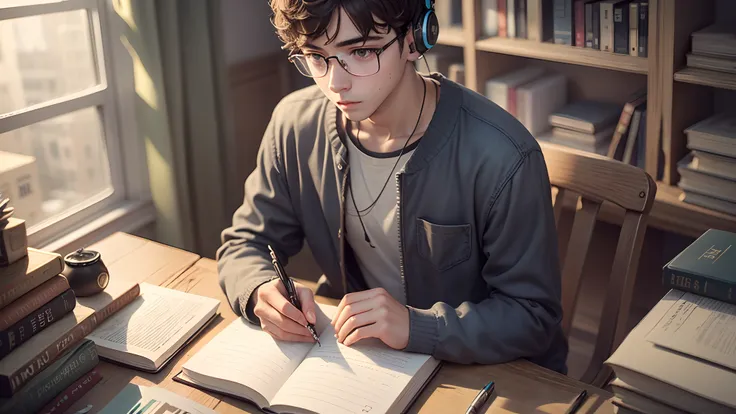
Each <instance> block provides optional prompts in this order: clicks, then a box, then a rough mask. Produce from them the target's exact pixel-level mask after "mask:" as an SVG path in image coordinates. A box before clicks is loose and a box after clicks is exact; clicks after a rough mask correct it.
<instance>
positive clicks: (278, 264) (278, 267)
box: [268, 244, 322, 346]
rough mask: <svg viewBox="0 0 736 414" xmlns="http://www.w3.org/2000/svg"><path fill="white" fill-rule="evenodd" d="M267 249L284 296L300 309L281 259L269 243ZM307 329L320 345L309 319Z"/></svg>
mask: <svg viewBox="0 0 736 414" xmlns="http://www.w3.org/2000/svg"><path fill="white" fill-rule="evenodd" d="M268 251H269V252H270V253H271V263H272V264H273V268H274V269H275V270H276V274H277V275H278V277H279V279H280V280H281V283H282V284H283V285H284V288H285V289H286V296H288V297H289V302H291V304H292V305H294V307H295V308H297V309H299V311H301V310H302V304H301V302H300V301H299V295H298V294H297V292H296V286H294V281H292V280H291V278H290V277H289V276H287V275H286V270H285V269H284V267H283V266H282V265H281V261H279V258H278V257H276V252H275V251H274V250H273V248H272V247H271V245H270V244H269V245H268ZM305 317H306V315H305ZM307 329H309V333H311V334H312V338H314V340H315V341H316V342H317V344H319V346H322V343H321V342H320V341H319V336H318V335H317V330H316V329H315V328H314V325H312V324H311V323H309V321H307Z"/></svg>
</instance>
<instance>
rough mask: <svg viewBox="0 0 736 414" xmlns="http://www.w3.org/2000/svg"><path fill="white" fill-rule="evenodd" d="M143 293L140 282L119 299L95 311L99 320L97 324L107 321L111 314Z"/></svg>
mask: <svg viewBox="0 0 736 414" xmlns="http://www.w3.org/2000/svg"><path fill="white" fill-rule="evenodd" d="M140 293H141V286H140V285H139V284H137V283H136V284H135V285H133V287H132V288H130V290H128V291H127V292H125V293H123V294H122V295H120V296H119V297H118V298H117V299H115V300H113V301H112V302H110V304H109V305H107V306H105V307H104V308H102V309H100V310H99V311H97V312H95V318H96V320H97V325H100V324H102V322H104V321H105V319H107V318H108V317H110V315H112V314H114V313H115V312H117V311H119V310H120V309H122V308H123V307H124V306H126V305H128V304H129V303H130V302H132V301H133V300H135V298H137V297H138V296H139V295H140Z"/></svg>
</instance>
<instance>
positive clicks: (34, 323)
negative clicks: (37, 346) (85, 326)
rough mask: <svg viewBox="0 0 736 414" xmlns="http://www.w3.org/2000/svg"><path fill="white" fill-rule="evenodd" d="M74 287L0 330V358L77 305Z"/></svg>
mask: <svg viewBox="0 0 736 414" xmlns="http://www.w3.org/2000/svg"><path fill="white" fill-rule="evenodd" d="M76 303H77V301H76V298H75V296H74V291H73V290H72V289H67V290H66V292H64V293H62V294H61V295H59V296H57V297H56V298H54V299H52V300H51V301H50V302H48V303H46V304H45V305H43V306H41V307H40V308H38V309H36V310H35V311H33V312H32V313H31V314H30V315H28V316H27V317H26V318H24V319H23V320H21V321H18V322H17V323H16V324H14V325H13V326H11V327H10V328H8V329H6V330H4V331H2V332H0V358H3V357H5V356H6V355H8V354H9V353H11V352H12V351H13V350H14V349H15V348H17V347H19V346H20V345H21V344H23V343H25V342H26V341H27V340H28V339H30V338H31V337H32V336H33V335H35V334H37V333H39V332H41V331H42V330H44V329H46V327H47V326H49V325H51V324H52V323H54V322H56V321H57V320H58V319H59V318H61V317H62V316H64V315H65V314H67V313H69V312H70V311H71V310H72V309H74V307H75V306H76Z"/></svg>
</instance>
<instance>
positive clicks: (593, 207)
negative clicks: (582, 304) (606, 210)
mask: <svg viewBox="0 0 736 414" xmlns="http://www.w3.org/2000/svg"><path fill="white" fill-rule="evenodd" d="M581 203H582V208H581V209H580V210H578V211H577V212H576V213H575V221H574V222H573V225H572V234H571V235H570V241H569V243H568V246H569V247H568V249H567V254H566V256H565V260H564V263H565V264H564V268H563V271H562V283H563V284H564V287H563V288H562V312H563V313H562V315H563V317H562V330H563V332H564V333H565V336H567V335H569V333H570V328H571V327H572V320H573V315H574V314H575V307H576V305H577V299H578V292H579V291H580V280H581V276H582V274H583V265H585V257H586V256H587V255H588V248H589V247H590V239H591V238H592V236H593V229H594V228H595V222H596V217H597V216H598V211H599V210H600V207H601V203H599V202H597V201H593V200H588V199H587V198H582V199H581Z"/></svg>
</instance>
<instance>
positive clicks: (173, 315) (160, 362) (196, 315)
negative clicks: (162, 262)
mask: <svg viewBox="0 0 736 414" xmlns="http://www.w3.org/2000/svg"><path fill="white" fill-rule="evenodd" d="M219 306H220V301H219V300H217V299H213V298H209V297H205V296H199V295H194V294H191V293H187V292H182V291H178V290H174V289H167V288H164V287H160V286H156V285H152V284H150V283H140V295H139V296H138V297H137V298H135V299H134V300H133V301H132V302H131V303H130V304H129V305H127V306H126V307H124V308H123V309H121V310H119V311H118V312H117V313H116V314H115V315H113V316H110V317H109V318H108V319H107V320H105V322H103V323H101V324H100V325H99V326H98V327H97V329H95V330H94V331H93V332H92V333H91V334H90V335H88V336H87V339H91V340H93V341H94V342H95V344H96V345H97V352H98V354H99V355H100V358H103V359H106V360H108V361H113V362H117V363H120V364H123V365H128V366H131V367H134V368H136V369H139V370H142V371H147V372H158V371H159V370H160V369H161V368H162V367H163V366H164V365H166V363H167V362H168V361H170V360H171V358H173V357H174V355H176V353H177V352H178V351H179V350H181V349H182V348H183V347H184V346H186V345H187V344H188V343H189V342H190V341H191V340H192V339H193V338H195V337H196V336H197V335H198V333H199V332H200V331H201V330H202V329H204V327H206V326H207V325H209V323H210V322H211V321H212V320H214V318H215V316H216V315H217V310H218V308H219Z"/></svg>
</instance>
